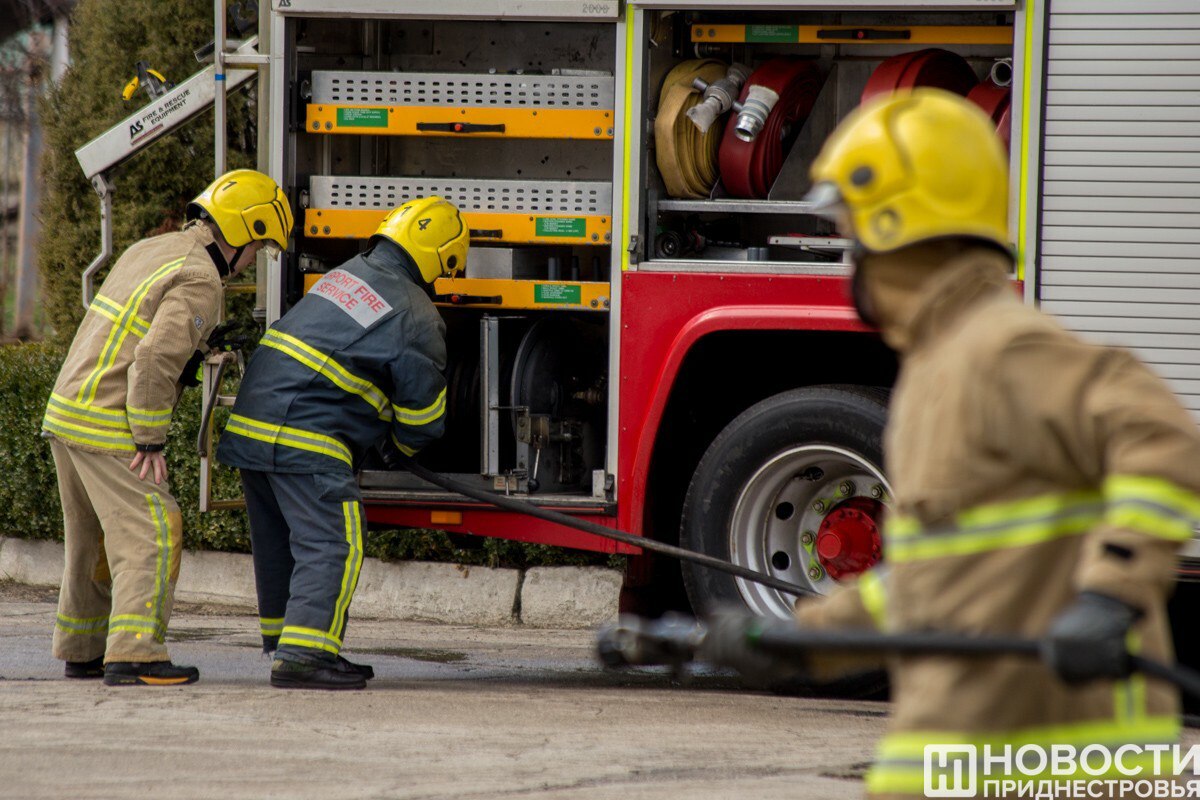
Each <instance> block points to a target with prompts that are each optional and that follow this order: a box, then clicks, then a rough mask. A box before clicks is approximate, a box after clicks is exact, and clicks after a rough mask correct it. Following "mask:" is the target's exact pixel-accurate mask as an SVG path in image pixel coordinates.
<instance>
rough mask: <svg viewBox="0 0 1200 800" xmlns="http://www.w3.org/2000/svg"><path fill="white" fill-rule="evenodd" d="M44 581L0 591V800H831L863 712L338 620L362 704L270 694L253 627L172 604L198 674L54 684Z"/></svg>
mask: <svg viewBox="0 0 1200 800" xmlns="http://www.w3.org/2000/svg"><path fill="white" fill-rule="evenodd" d="M53 596H54V593H53V591H52V590H46V589H40V590H39V589H31V588H29V587H23V586H14V585H13V584H8V585H6V586H4V587H0V731H4V735H3V736H0V798H3V799H5V800H7V798H13V799H14V800H16V798H20V799H21V800H66V799H67V798H70V799H71V800H80V799H83V800H108V799H109V798H112V799H113V800H117V798H120V799H121V800H127V798H135V797H152V796H168V797H172V798H178V799H179V800H188V799H189V798H205V800H209V799H210V798H214V797H219V798H222V800H243V799H244V800H260V799H261V798H275V797H278V798H287V800H308V799H309V798H312V800H341V799H342V798H345V799H346V800H350V799H351V798H354V799H355V800H362V799H364V798H379V799H380V800H382V798H397V799H399V798H404V799H405V800H408V799H409V798H412V799H414V800H416V799H418V798H419V799H420V800H484V799H485V798H486V799H487V800H491V799H492V798H535V797H536V798H564V799H569V800H584V799H585V798H586V799H587V800H642V799H645V800H650V799H653V800H660V799H661V800H667V799H668V798H670V799H671V800H676V799H677V798H688V800H709V799H710V798H711V799H712V800H717V799H718V798H722V799H723V798H756V799H758V800H782V799H783V798H789V800H794V799H795V798H801V799H802V800H804V799H807V798H812V799H813V800H844V799H847V798H853V797H858V796H860V794H861V791H862V781H861V776H862V774H863V771H864V769H865V764H866V762H867V761H868V759H869V756H870V753H871V750H872V747H873V744H874V740H875V738H876V737H877V736H878V734H879V733H880V732H881V730H882V727H883V721H884V716H885V706H884V705H883V704H880V703H869V702H851V701H824V700H811V699H808V700H805V699H797V698H787V697H778V696H774V695H770V694H760V693H753V692H746V691H742V690H739V689H738V688H737V685H736V682H735V681H734V680H733V679H732V678H731V677H729V676H727V675H721V674H713V673H708V674H703V675H700V676H699V677H698V678H697V679H696V680H695V681H694V683H693V685H692V686H690V687H689V688H686V689H684V688H679V687H677V686H675V685H673V684H672V682H671V680H670V677H669V676H668V675H667V674H666V673H664V672H663V671H661V670H656V669H650V670H641V671H638V672H633V673H613V672H606V671H604V670H603V669H602V668H601V667H599V666H598V665H597V663H596V662H595V660H594V659H593V656H592V639H593V634H592V633H591V632H590V631H579V630H550V629H534V628H530V627H524V626H516V627H514V626H511V625H510V626H505V627H499V628H480V627H466V626H455V625H429V624H422V623H412V622H400V621H362V620H357V619H355V620H352V621H351V625H350V629H349V631H348V636H347V648H348V649H347V655H348V656H349V657H351V658H356V659H359V660H363V661H366V662H368V663H371V664H373V665H374V667H375V669H376V671H377V673H378V677H377V678H376V679H375V680H374V681H372V682H371V684H370V688H369V689H367V690H366V691H361V692H339V693H324V692H296V691H281V690H277V689H271V688H270V687H269V686H267V683H266V678H267V669H268V664H267V662H266V661H265V659H264V658H263V656H262V655H261V653H260V652H259V641H258V636H257V634H256V621H255V619H254V618H253V617H250V616H244V615H234V616H230V615H212V614H200V613H197V611H198V610H197V608H196V607H194V606H191V607H189V606H188V605H187V604H184V605H183V606H181V608H180V610H179V613H177V615H176V617H175V619H173V620H172V623H171V629H172V633H171V641H170V642H169V644H170V647H171V654H172V657H173V658H174V659H175V660H176V661H178V662H181V663H191V664H195V665H197V666H198V667H199V668H200V670H201V680H200V683H198V684H195V685H194V686H187V687H169V688H145V689H141V688H135V689H130V688H109V687H104V686H103V685H101V684H100V683H98V682H96V681H66V680H63V679H62V678H61V677H60V676H61V665H60V664H59V663H58V662H56V661H54V660H53V659H52V658H51V657H50V654H49V647H50V629H51V626H52V625H53V612H54V607H53V604H52V600H53Z"/></svg>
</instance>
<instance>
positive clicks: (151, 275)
mask: <svg viewBox="0 0 1200 800" xmlns="http://www.w3.org/2000/svg"><path fill="white" fill-rule="evenodd" d="M187 219H188V220H189V222H188V224H187V225H185V226H184V228H183V230H181V231H179V232H177V233H168V234H164V235H162V236H155V237H153V238H150V239H145V240H142V241H140V242H138V243H137V244H135V245H133V246H132V247H130V248H129V249H128V250H126V251H125V253H124V254H123V255H122V256H121V258H120V259H119V260H118V261H117V263H116V265H115V266H114V267H113V268H112V270H111V271H110V272H109V274H108V277H107V278H106V279H105V280H104V284H103V285H102V286H101V287H100V290H99V291H98V292H97V293H96V296H95V299H94V300H93V301H92V303H91V306H90V307H89V308H88V311H87V314H86V315H85V316H84V318H83V322H82V323H81V324H80V326H79V330H78V332H77V333H76V334H75V340H74V341H73V342H72V343H71V349H70V351H69V352H68V353H67V357H66V360H65V362H64V363H63V367H62V371H61V372H60V373H59V375H58V380H57V382H56V383H55V386H54V390H53V393H52V394H51V395H50V399H49V403H48V405H47V407H46V415H45V418H44V419H43V421H42V431H43V435H45V436H48V437H50V438H51V449H52V451H53V455H54V463H55V467H56V469H57V471H58V485H59V493H60V495H61V497H62V506H63V522H64V536H65V540H66V570H65V573H64V575H63V582H62V590H61V593H60V595H59V603H58V616H57V620H56V624H55V628H54V656H55V658H60V659H62V660H64V661H66V662H67V664H66V675H67V677H69V678H93V677H101V676H103V678H104V682H105V683H106V684H110V685H137V684H143V685H161V684H178V683H192V682H194V681H195V680H196V679H197V678H198V677H199V673H198V671H197V670H196V669H195V668H194V667H182V666H176V665H173V664H172V663H171V662H170V660H169V659H168V656H167V648H166V645H165V644H164V640H165V637H166V632H167V623H168V621H169V619H170V616H171V603H172V600H173V597H174V591H175V581H176V578H177V577H178V574H179V557H180V548H181V546H182V536H183V532H182V524H181V518H180V514H179V506H178V505H177V504H176V503H175V499H174V498H173V497H171V494H170V491H169V489H168V485H167V483H166V477H167V474H166V473H167V468H166V461H165V459H164V457H163V452H162V451H163V447H164V444H165V442H166V438H167V426H168V425H169V424H170V421H171V412H172V409H173V408H174V406H175V401H176V399H177V398H178V396H179V392H180V379H181V376H182V374H183V373H184V371H185V365H190V366H189V367H188V369H189V370H190V371H192V372H194V371H195V368H196V366H197V365H198V363H199V359H197V358H196V357H195V356H196V354H197V353H199V352H200V351H199V349H200V348H201V347H202V345H201V343H202V342H205V341H206V340H207V339H208V337H209V334H210V333H211V332H212V330H213V327H214V326H215V325H216V323H217V321H218V320H219V318H220V314H221V309H222V297H223V283H224V281H225V280H226V279H227V278H229V277H230V276H232V275H235V274H237V273H238V272H239V271H240V270H242V269H243V268H244V267H245V266H246V265H247V264H250V263H252V262H253V260H254V257H255V254H256V253H257V252H258V251H259V250H260V249H261V248H262V247H264V246H266V247H270V248H280V249H282V248H284V247H286V246H287V238H288V233H289V231H290V230H291V227H292V213H291V209H290V208H289V206H288V202H287V198H286V196H285V195H284V194H283V192H282V191H280V189H279V187H278V186H276V184H275V182H274V181H272V180H271V179H270V178H268V177H267V176H266V175H263V174H262V173H259V172H254V171H253V170H235V171H233V172H230V173H227V174H226V175H223V176H222V177H220V178H218V179H217V180H216V181H215V182H214V183H213V184H212V185H211V186H209V187H208V188H207V189H205V190H204V192H202V193H201V194H200V196H199V197H197V198H196V199H195V200H194V201H192V202H191V203H190V204H188V207H187Z"/></svg>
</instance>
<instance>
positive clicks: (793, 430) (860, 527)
mask: <svg viewBox="0 0 1200 800" xmlns="http://www.w3.org/2000/svg"><path fill="white" fill-rule="evenodd" d="M886 418H887V392H886V391H885V390H882V389H876V388H873V387H861V386H813V387H807V388H803V389H794V390H791V391H787V392H783V393H781V394H777V395H774V396H772V397H769V398H767V399H766V400H763V401H762V402H760V403H757V404H756V405H754V406H751V407H750V408H749V409H747V410H746V411H744V412H743V413H742V414H740V415H739V416H738V417H737V418H736V419H734V420H733V421H732V422H731V423H729V425H727V426H726V427H725V429H724V430H722V431H721V433H720V434H719V435H718V436H717V438H716V439H714V440H713V442H712V444H711V445H709V447H708V449H707V451H705V453H704V456H703V457H702V458H701V459H700V463H699V465H698V466H697V467H696V471H695V473H693V475H692V480H691V484H690V485H689V486H688V491H687V495H686V497H685V499H684V503H683V515H682V521H681V526H680V543H681V545H682V546H683V547H686V548H689V549H692V550H697V551H700V552H703V553H707V554H708V555H711V556H715V557H716V558H721V559H725V560H727V561H732V562H734V563H735V564H739V565H741V566H744V567H748V568H750V569H754V570H758V571H761V572H768V573H770V574H772V575H774V576H776V577H779V578H782V579H784V580H788V581H791V582H793V583H798V584H800V585H802V586H808V587H809V588H812V589H814V590H815V591H817V592H818V593H821V594H825V593H827V592H828V591H830V590H831V589H832V588H833V586H834V585H835V584H836V583H837V581H838V579H839V578H841V579H844V578H846V577H849V576H850V575H852V574H855V573H856V572H861V571H862V569H865V568H866V567H867V566H869V565H870V564H873V563H874V562H875V561H877V560H878V559H879V557H880V554H881V550H880V540H879V530H878V527H879V526H878V522H879V518H880V513H881V512H882V510H883V507H884V506H885V505H886V503H888V502H889V500H890V497H891V489H890V487H889V486H888V483H887V481H886V480H885V478H884V476H883V468H882V464H883V428H884V423H885V421H886ZM683 582H684V588H685V589H686V590H687V595H688V599H689V600H690V601H691V604H692V608H693V609H694V610H695V611H696V613H697V614H703V613H705V612H707V611H709V610H711V609H713V608H714V607H718V606H729V605H732V604H741V605H743V606H745V607H747V608H749V609H750V610H752V611H755V612H757V613H759V614H765V615H774V616H779V617H787V616H790V612H791V608H792V604H793V602H794V600H795V598H794V597H792V596H791V595H787V594H784V593H782V592H779V591H777V590H775V589H770V588H767V587H764V586H761V585H759V584H756V583H752V582H749V581H745V580H742V579H741V578H735V577H733V576H730V575H727V574H725V573H722V572H717V571H715V570H711V569H706V568H704V567H701V566H697V565H694V564H690V563H685V564H684V565H683Z"/></svg>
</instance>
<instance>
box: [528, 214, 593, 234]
mask: <svg viewBox="0 0 1200 800" xmlns="http://www.w3.org/2000/svg"><path fill="white" fill-rule="evenodd" d="M534 234H535V235H537V236H570V237H573V238H576V239H582V238H583V237H585V236H587V220H586V219H585V218H583V217H538V218H537V220H536V221H535V222H534Z"/></svg>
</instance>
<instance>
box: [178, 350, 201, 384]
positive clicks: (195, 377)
mask: <svg viewBox="0 0 1200 800" xmlns="http://www.w3.org/2000/svg"><path fill="white" fill-rule="evenodd" d="M204 358H205V354H204V352H203V351H201V350H197V351H196V352H194V353H192V357H191V358H189V359H188V360H187V363H186V364H184V365H183V372H180V373H179V382H180V383H181V384H183V386H184V388H186V389H190V388H191V387H193V386H199V385H200V377H201V376H200V368H201V367H202V366H203V365H204Z"/></svg>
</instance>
